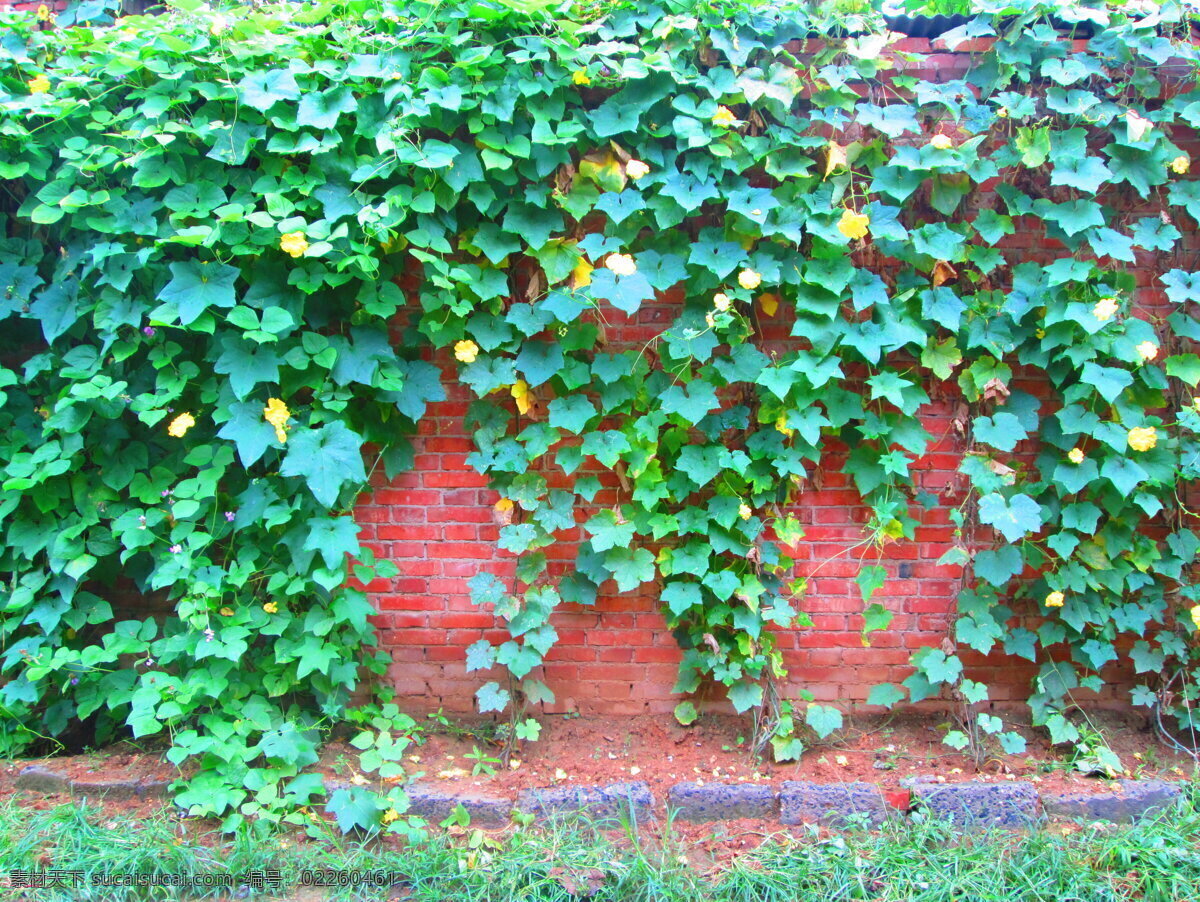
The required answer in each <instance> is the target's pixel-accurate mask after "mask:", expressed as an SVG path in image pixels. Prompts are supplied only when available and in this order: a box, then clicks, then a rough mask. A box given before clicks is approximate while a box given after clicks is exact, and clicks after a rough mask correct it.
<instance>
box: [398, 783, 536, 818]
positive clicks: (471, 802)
mask: <svg viewBox="0 0 1200 902" xmlns="http://www.w3.org/2000/svg"><path fill="white" fill-rule="evenodd" d="M408 801H409V809H408V811H407V812H406V814H412V815H415V816H417V817H423V818H425V820H427V821H429V823H431V824H439V823H441V822H442V821H444V820H445V819H446V818H448V817H449V816H450V815H451V814H453V813H454V809H455V808H457V807H458V806H459V805H462V806H463V808H465V809H466V810H467V814H469V815H470V816H471V824H472V825H473V826H476V827H503V826H505V825H507V824H508V823H510V820H511V816H512V810H513V800H512V799H508V798H499V797H497V796H488V795H482V794H479V793H467V794H458V793H452V792H447V791H444V790H440V789H434V788H432V787H429V786H422V785H421V784H417V785H415V786H413V787H412V788H410V789H409V790H408Z"/></svg>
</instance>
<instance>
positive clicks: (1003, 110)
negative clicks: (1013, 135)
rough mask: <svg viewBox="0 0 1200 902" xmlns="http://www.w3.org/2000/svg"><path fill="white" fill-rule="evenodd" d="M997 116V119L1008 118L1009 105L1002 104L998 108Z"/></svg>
mask: <svg viewBox="0 0 1200 902" xmlns="http://www.w3.org/2000/svg"><path fill="white" fill-rule="evenodd" d="M996 118H997V119H1007V118H1008V107H1006V106H1002V107H1000V109H998V110H996Z"/></svg>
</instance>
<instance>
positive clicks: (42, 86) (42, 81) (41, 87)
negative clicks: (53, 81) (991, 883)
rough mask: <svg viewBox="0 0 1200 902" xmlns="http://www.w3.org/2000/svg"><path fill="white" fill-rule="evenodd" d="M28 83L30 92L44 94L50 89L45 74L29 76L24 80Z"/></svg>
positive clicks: (48, 80)
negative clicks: (34, 76)
mask: <svg viewBox="0 0 1200 902" xmlns="http://www.w3.org/2000/svg"><path fill="white" fill-rule="evenodd" d="M25 84H27V85H29V93H30V94H46V93H48V92H49V90H50V79H48V78H47V77H46V76H45V75H39V76H37V78H31V79H29V81H27V82H25Z"/></svg>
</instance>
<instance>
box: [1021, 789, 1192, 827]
mask: <svg viewBox="0 0 1200 902" xmlns="http://www.w3.org/2000/svg"><path fill="white" fill-rule="evenodd" d="M1120 785H1121V791H1120V792H1102V793H1095V794H1090V795H1089V794H1088V793H1082V792H1077V793H1042V809H1043V810H1044V811H1045V812H1046V814H1047V815H1049V816H1050V817H1059V818H1070V819H1079V820H1087V821H1097V820H1100V821H1114V822H1116V823H1129V822H1131V821H1135V820H1138V819H1139V818H1142V817H1147V816H1149V815H1153V814H1157V813H1158V812H1160V811H1162V810H1164V809H1166V808H1169V807H1170V806H1172V805H1174V804H1175V803H1176V802H1177V801H1178V800H1179V796H1180V792H1179V787H1178V786H1175V785H1173V784H1171V783H1165V782H1163V781H1161V780H1147V781H1144V782H1138V781H1135V780H1121V781H1120Z"/></svg>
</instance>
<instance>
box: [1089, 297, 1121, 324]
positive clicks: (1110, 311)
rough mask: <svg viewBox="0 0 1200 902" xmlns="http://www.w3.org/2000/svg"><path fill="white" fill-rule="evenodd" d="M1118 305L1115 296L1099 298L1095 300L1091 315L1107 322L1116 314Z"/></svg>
mask: <svg viewBox="0 0 1200 902" xmlns="http://www.w3.org/2000/svg"><path fill="white" fill-rule="evenodd" d="M1118 307H1119V304H1118V302H1117V299H1116V298H1100V300H1099V301H1097V302H1096V306H1095V307H1093V308H1092V316H1094V317H1096V319H1098V320H1100V322H1102V323H1105V322H1108V321H1109V320H1110V319H1112V318H1113V317H1114V316H1115V315H1116V313H1117V308H1118Z"/></svg>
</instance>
